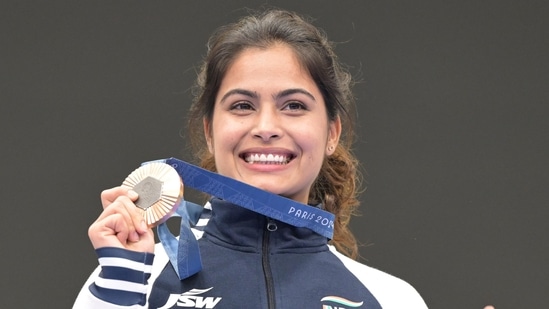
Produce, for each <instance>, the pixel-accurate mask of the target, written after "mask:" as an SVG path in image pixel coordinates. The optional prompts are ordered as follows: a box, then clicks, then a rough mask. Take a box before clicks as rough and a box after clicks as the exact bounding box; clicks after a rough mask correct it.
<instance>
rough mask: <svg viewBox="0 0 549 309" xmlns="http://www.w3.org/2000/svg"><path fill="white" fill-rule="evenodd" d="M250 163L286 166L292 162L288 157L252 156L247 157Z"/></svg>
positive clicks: (271, 155)
mask: <svg viewBox="0 0 549 309" xmlns="http://www.w3.org/2000/svg"><path fill="white" fill-rule="evenodd" d="M245 160H246V162H248V163H252V164H253V163H260V164H286V163H288V162H289V161H290V159H289V158H288V157H287V156H284V155H273V154H267V155H266V154H257V153H256V154H250V155H246V157H245Z"/></svg>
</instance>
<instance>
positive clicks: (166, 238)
mask: <svg viewBox="0 0 549 309" xmlns="http://www.w3.org/2000/svg"><path fill="white" fill-rule="evenodd" d="M153 162H162V163H166V164H169V165H171V166H172V167H173V168H174V169H175V170H176V171H177V173H178V174H179V176H180V177H181V179H182V180H183V183H184V185H185V186H188V187H190V188H193V189H196V190H199V191H202V192H205V193H208V194H210V195H212V196H215V197H218V198H221V199H223V200H225V201H228V202H231V203H233V204H236V205H239V206H241V207H244V208H246V209H248V210H251V211H254V212H257V213H259V214H263V215H265V216H267V217H270V218H272V219H276V220H278V221H281V222H284V223H287V224H290V225H293V226H296V227H305V228H309V229H311V230H313V231H314V232H316V233H318V234H320V235H322V236H325V237H326V238H330V239H331V238H332V237H333V232H334V220H335V216H334V215H333V214H332V213H330V212H327V211H325V210H322V209H320V208H316V207H312V206H309V205H305V204H302V203H299V202H296V201H294V200H291V199H288V198H285V197H282V196H280V195H276V194H273V193H270V192H267V191H264V190H261V189H259V188H256V187H253V186H250V185H248V184H245V183H243V182H240V181H238V180H235V179H232V178H229V177H225V176H223V175H220V174H217V173H213V172H210V171H208V170H205V169H203V168H200V167H197V166H194V165H192V164H190V163H187V162H185V161H182V160H179V159H176V158H169V159H163V160H157V161H153ZM147 163H150V162H147ZM144 164H146V163H144ZM196 206H198V205H196V204H192V203H189V202H187V201H183V202H182V203H181V205H180V206H179V207H178V209H177V211H176V213H177V215H178V216H181V218H182V219H181V234H180V236H179V242H178V244H177V243H176V242H177V239H176V238H175V237H174V236H173V235H172V234H171V232H169V230H168V228H167V226H166V225H165V224H164V223H163V224H161V225H159V226H158V234H159V238H160V240H161V242H162V244H163V246H164V248H165V249H166V252H167V253H168V256H169V257H170V261H171V262H172V265H173V266H174V269H175V270H176V272H177V273H178V275H179V278H180V279H184V278H187V277H189V276H191V275H193V274H195V273H197V272H198V271H200V269H201V268H202V267H201V265H200V264H201V262H200V255H199V253H198V243H196V239H195V237H194V235H193V234H192V232H191V230H190V227H189V218H190V216H189V212H188V209H187V208H189V209H191V211H190V212H191V213H192V215H193V217H195V218H197V215H196V213H197V211H196V210H195V209H196ZM198 207H200V206H198ZM167 234H169V235H167ZM176 248H177V250H176ZM196 261H197V262H196Z"/></svg>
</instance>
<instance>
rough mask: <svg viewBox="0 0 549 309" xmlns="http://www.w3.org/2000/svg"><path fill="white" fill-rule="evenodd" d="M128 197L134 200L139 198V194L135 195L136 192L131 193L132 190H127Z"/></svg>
mask: <svg viewBox="0 0 549 309" xmlns="http://www.w3.org/2000/svg"><path fill="white" fill-rule="evenodd" d="M128 197H129V198H131V199H132V200H133V199H136V198H138V197H139V194H137V192H135V191H133V190H128Z"/></svg>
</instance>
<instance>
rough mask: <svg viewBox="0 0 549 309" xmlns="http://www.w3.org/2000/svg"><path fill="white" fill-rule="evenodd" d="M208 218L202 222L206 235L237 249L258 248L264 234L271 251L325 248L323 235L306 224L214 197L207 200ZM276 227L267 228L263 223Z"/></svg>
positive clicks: (320, 249) (325, 241)
mask: <svg viewBox="0 0 549 309" xmlns="http://www.w3.org/2000/svg"><path fill="white" fill-rule="evenodd" d="M210 203H211V207H212V214H211V218H210V220H209V222H208V224H207V225H206V228H205V230H204V231H205V234H206V238H210V239H212V241H214V242H216V243H218V244H221V245H226V246H230V247H236V248H237V249H239V250H245V251H248V250H250V251H254V252H256V251H258V250H261V248H262V246H263V239H264V237H268V244H269V250H270V252H271V253H281V252H317V251H323V250H327V247H326V244H327V239H326V238H325V237H324V236H322V235H319V234H317V233H315V232H313V231H312V230H309V229H307V228H300V227H294V226H291V225H288V224H286V223H284V222H280V221H277V220H273V219H270V218H267V217H265V216H264V215H261V214H258V213H255V212H253V211H250V210H248V209H245V208H242V207H240V206H238V205H234V204H232V203H229V202H226V201H223V200H221V199H218V198H213V199H211V200H210ZM269 223H271V224H273V223H274V224H275V226H276V230H275V231H269V230H267V224H269ZM267 234H268V236H267Z"/></svg>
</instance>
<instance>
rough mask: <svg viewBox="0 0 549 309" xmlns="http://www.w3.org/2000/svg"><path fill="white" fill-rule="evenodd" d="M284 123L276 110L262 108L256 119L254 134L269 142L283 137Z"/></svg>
mask: <svg viewBox="0 0 549 309" xmlns="http://www.w3.org/2000/svg"><path fill="white" fill-rule="evenodd" d="M281 125H282V123H281V119H280V117H279V115H278V113H277V110H276V108H271V107H269V108H261V109H260V110H259V111H258V113H257V117H256V119H255V124H254V128H253V129H252V134H253V136H254V137H258V138H261V139H262V140H263V141H265V142H268V141H269V140H271V139H274V138H279V137H280V136H282V126H281Z"/></svg>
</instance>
